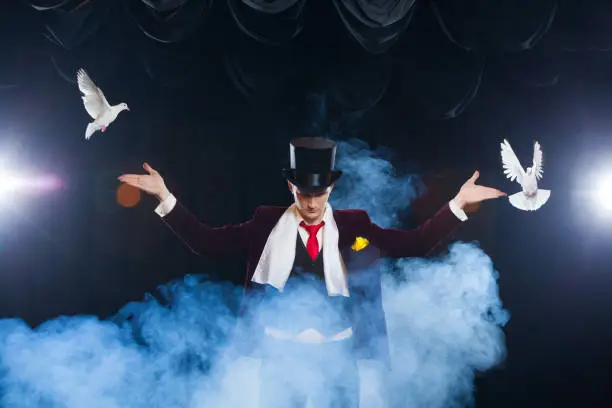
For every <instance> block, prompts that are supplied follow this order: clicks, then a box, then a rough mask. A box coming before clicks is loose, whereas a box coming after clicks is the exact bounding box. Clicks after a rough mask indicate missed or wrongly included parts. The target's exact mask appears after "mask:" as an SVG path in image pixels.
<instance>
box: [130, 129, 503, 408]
mask: <svg viewBox="0 0 612 408" xmlns="http://www.w3.org/2000/svg"><path fill="white" fill-rule="evenodd" d="M335 153H336V144H335V143H334V142H333V141H331V140H328V139H323V138H312V137H304V138H297V139H294V140H292V141H291V142H290V167H289V168H287V169H284V170H283V174H284V176H285V178H286V179H287V183H288V186H289V191H290V192H291V194H292V195H293V199H294V202H293V204H292V205H290V206H289V207H269V206H265V207H259V208H257V209H256V210H255V213H254V215H253V217H252V218H251V219H250V220H248V221H246V222H244V223H242V224H238V225H228V226H222V227H210V226H208V225H206V224H203V223H201V222H199V221H198V220H197V219H196V218H195V217H194V215H192V214H191V213H190V212H189V211H188V210H187V209H186V208H185V207H183V206H182V205H181V203H180V202H178V201H177V199H176V198H175V197H174V196H173V195H172V194H171V193H170V192H169V191H168V189H167V188H166V186H165V184H164V181H163V179H162V177H161V176H160V174H159V173H158V172H157V171H155V170H154V169H153V168H151V167H150V166H149V165H148V164H146V163H145V164H144V169H145V170H146V171H147V173H148V174H143V175H134V174H126V175H122V176H120V177H119V180H121V181H122V182H125V183H127V184H130V185H132V186H135V187H138V188H140V189H142V190H144V191H146V192H148V193H150V194H153V195H155V196H156V197H157V198H158V199H159V201H160V204H159V206H158V207H157V208H156V209H155V212H156V213H157V214H158V215H159V216H160V217H162V220H163V221H164V223H165V224H166V225H168V227H170V229H171V230H172V231H173V232H174V233H175V234H176V235H177V236H178V237H179V238H180V239H181V240H182V241H183V242H184V243H185V244H186V245H187V246H188V247H189V248H190V249H191V250H192V251H193V252H195V253H196V254H200V255H236V256H241V257H243V258H244V259H245V260H246V273H245V280H244V290H245V292H244V293H245V295H244V297H243V302H242V306H241V311H240V318H239V319H238V327H237V330H236V336H235V343H234V344H235V345H236V347H237V348H238V349H239V350H241V351H243V352H244V353H249V354H251V355H255V356H259V357H260V358H261V359H262V368H261V376H260V381H261V383H260V395H261V404H260V406H261V407H262V408H264V407H265V408H275V407H278V408H293V407H300V408H303V407H305V404H306V401H307V398H310V399H311V401H312V402H313V406H314V407H315V408H319V407H334V408H356V407H358V406H359V376H358V371H357V365H356V360H357V359H359V358H366V359H376V360H379V361H382V362H383V363H385V364H389V353H388V341H387V327H386V321H385V314H384V310H383V307H382V299H381V279H380V274H379V269H378V268H376V262H377V260H378V259H380V258H381V257H393V258H402V257H422V256H426V255H427V254H428V253H429V252H430V251H431V250H432V249H433V248H434V247H435V246H436V245H437V244H438V243H440V242H441V241H442V240H444V239H445V238H446V237H448V236H449V235H450V234H451V233H452V232H453V231H454V230H455V229H456V228H457V227H458V226H459V225H460V223H461V222H462V221H465V220H466V219H467V216H466V214H465V212H464V208H465V207H466V206H468V205H470V204H475V203H479V202H481V201H483V200H488V199H493V198H497V197H501V196H503V195H505V194H504V193H502V192H501V191H499V190H497V189H494V188H490V187H485V186H480V185H477V184H475V181H476V179H477V178H478V172H475V173H474V175H473V176H472V177H471V178H470V179H469V180H467V181H466V182H465V183H464V184H463V186H462V187H461V189H460V190H459V192H458V193H457V195H456V196H455V197H454V198H453V199H452V200H450V201H449V202H448V203H447V204H446V205H445V206H444V207H442V208H441V209H440V210H439V211H438V212H437V213H436V214H435V215H434V216H433V217H432V218H431V219H429V220H427V221H426V222H424V223H423V224H421V225H420V226H419V227H418V228H416V229H413V230H399V229H389V228H381V227H379V226H378V225H376V224H374V223H372V221H371V220H370V217H369V216H368V214H367V213H366V212H365V211H363V210H333V209H332V208H331V206H330V205H329V203H328V198H329V195H330V193H331V191H332V189H333V186H334V183H335V182H336V181H337V180H338V179H339V178H340V176H341V175H342V172H341V171H340V170H337V169H335V168H334V162H335ZM305 300H306V301H305Z"/></svg>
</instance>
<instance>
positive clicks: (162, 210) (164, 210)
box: [155, 194, 176, 217]
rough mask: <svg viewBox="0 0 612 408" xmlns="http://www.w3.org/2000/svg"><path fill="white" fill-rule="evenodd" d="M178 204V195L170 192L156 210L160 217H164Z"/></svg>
mask: <svg viewBox="0 0 612 408" xmlns="http://www.w3.org/2000/svg"><path fill="white" fill-rule="evenodd" d="M175 205H176V197H174V196H173V195H172V194H170V195H169V196H168V197H167V198H166V199H165V200H164V201H162V202H161V203H159V205H158V206H157V207H156V208H155V212H156V213H157V215H159V216H160V217H164V216H166V215H168V214H169V213H170V211H172V209H173V208H174V206H175Z"/></svg>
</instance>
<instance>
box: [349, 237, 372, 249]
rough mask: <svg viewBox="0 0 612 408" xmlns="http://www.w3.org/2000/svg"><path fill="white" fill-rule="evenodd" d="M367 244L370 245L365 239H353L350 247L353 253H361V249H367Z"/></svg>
mask: <svg viewBox="0 0 612 408" xmlns="http://www.w3.org/2000/svg"><path fill="white" fill-rule="evenodd" d="M369 244H370V241H368V240H367V238H364V237H357V238H355V242H353V246H351V249H352V250H353V251H361V250H362V249H363V248H365V247H367V246H368V245H369Z"/></svg>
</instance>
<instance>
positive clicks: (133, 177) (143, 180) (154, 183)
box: [118, 163, 170, 202]
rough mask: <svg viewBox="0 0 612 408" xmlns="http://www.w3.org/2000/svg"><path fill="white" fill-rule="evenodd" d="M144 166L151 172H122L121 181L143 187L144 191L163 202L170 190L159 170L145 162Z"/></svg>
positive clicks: (168, 195)
mask: <svg viewBox="0 0 612 408" xmlns="http://www.w3.org/2000/svg"><path fill="white" fill-rule="evenodd" d="M142 167H143V168H144V169H145V170H146V172H147V173H149V174H122V175H121V176H119V177H118V178H119V181H121V182H123V183H126V184H129V185H130V186H134V187H136V188H139V189H141V190H142V191H144V192H146V193H149V194H151V195H154V196H155V197H157V199H158V200H159V201H160V202H161V201H164V200H165V199H166V198H168V197H170V191H168V188H166V184H165V183H164V179H163V178H162V176H160V175H159V173H158V172H157V170H155V169H154V168H153V167H151V166H149V164H148V163H144V164H143V165H142Z"/></svg>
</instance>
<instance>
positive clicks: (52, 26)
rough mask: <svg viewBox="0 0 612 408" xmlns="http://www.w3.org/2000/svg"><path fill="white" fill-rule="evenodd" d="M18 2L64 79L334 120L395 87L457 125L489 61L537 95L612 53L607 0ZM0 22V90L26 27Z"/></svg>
mask: <svg viewBox="0 0 612 408" xmlns="http://www.w3.org/2000/svg"><path fill="white" fill-rule="evenodd" d="M20 1H21V3H20V4H21V5H22V6H23V8H22V9H21V10H20V12H21V13H26V14H28V16H29V18H31V19H32V22H33V23H34V24H30V25H28V27H35V26H36V24H38V27H39V29H38V32H37V33H36V36H34V37H35V38H36V40H37V41H40V39H43V42H44V45H42V46H43V47H44V51H45V52H44V53H43V54H47V55H49V57H50V61H51V63H52V66H53V67H55V69H56V70H57V72H58V74H59V75H61V76H62V77H63V78H65V79H66V80H68V81H71V82H74V72H75V71H76V69H78V68H79V67H82V66H87V67H90V66H92V68H91V69H92V70H94V71H95V75H96V77H98V78H100V77H103V76H106V75H108V76H114V75H115V74H116V73H117V72H118V71H119V70H121V69H123V68H122V67H123V66H125V64H126V63H127V62H128V61H133V62H136V66H138V67H140V68H141V69H142V70H143V71H144V73H146V74H147V75H148V77H149V78H151V79H152V80H154V82H155V83H157V84H160V85H162V86H166V87H185V86H193V84H194V83H195V82H205V81H209V82H217V83H218V82H220V81H219V74H221V75H224V76H225V80H226V82H227V83H228V84H232V85H233V86H234V89H235V90H236V91H237V92H238V93H239V94H240V95H242V97H243V98H267V100H276V101H279V100H282V99H283V98H284V97H286V94H287V93H294V94H295V93H301V94H303V95H304V97H305V98H306V97H307V95H314V94H316V95H318V96H317V99H321V98H322V100H323V101H324V102H325V106H326V107H327V108H328V109H330V110H336V111H339V112H353V113H355V112H364V111H367V110H369V109H371V108H373V107H374V106H376V105H377V104H378V103H379V102H380V101H381V100H383V99H384V97H385V96H386V95H388V94H389V92H390V90H391V89H393V92H394V93H395V94H400V95H399V96H400V97H403V98H405V99H406V101H407V102H406V103H407V104H411V105H414V104H417V105H418V106H416V108H418V109H420V110H421V112H420V113H422V114H425V115H426V116H427V117H431V118H436V119H448V118H454V117H457V116H458V115H460V114H461V112H463V111H464V110H465V109H466V108H467V107H468V106H469V104H470V102H471V101H472V100H473V99H474V98H475V97H476V96H477V94H478V91H479V89H480V87H481V84H482V83H483V81H486V79H485V78H486V75H485V73H486V72H487V70H488V69H490V68H489V67H490V64H488V63H487V61H489V60H490V58H491V57H492V56H493V57H494V58H498V57H499V55H502V54H504V53H506V54H507V55H508V61H507V64H508V65H509V66H513V67H514V72H515V74H514V75H515V76H516V80H517V81H522V85H524V86H530V87H535V88H541V87H550V86H554V85H555V84H557V83H558V82H559V81H560V80H562V79H563V72H562V65H560V64H558V63H557V62H558V59H559V55H561V53H567V52H584V51H594V50H595V51H605V50H609V49H612V35H610V34H612V32H611V31H612V28H610V25H609V24H607V21H609V18H612V5H610V4H609V2H607V3H606V2H605V1H604V0H592V1H589V2H588V7H586V4H585V3H584V2H583V3H580V2H575V1H571V0H461V1H458V0H331V1H329V2H318V1H315V0H216V1H213V0H20ZM578 3H580V4H578ZM24 10H25V11H24ZM322 13H323V14H322ZM606 18H608V19H606ZM0 22H2V24H0V34H1V35H2V36H1V38H0V49H1V50H2V51H3V55H8V56H13V57H11V58H6V59H5V61H8V62H7V63H3V64H2V65H0V90H2V89H8V88H13V87H16V86H18V85H19V84H20V83H23V81H24V80H23V76H24V74H23V66H22V63H21V62H20V61H22V60H23V59H24V58H25V57H24V56H23V53H19V52H17V50H15V49H14V48H15V47H14V46H13V45H12V43H13V42H12V41H11V38H12V36H14V35H16V33H17V32H18V31H19V30H25V29H27V28H24V27H14V26H13V25H11V21H10V18H9V17H8V16H7V13H2V15H1V16H0ZM330 26H331V28H330ZM211 27H212V28H211ZM572 27H578V28H580V32H581V37H580V39H578V38H577V37H576V35H575V33H574V32H573V31H572ZM30 30H32V29H30ZM585 33H586V36H585ZM344 37H346V38H344ZM117 55H120V56H124V57H125V58H124V59H122V58H117V57H116V56H117Z"/></svg>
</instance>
